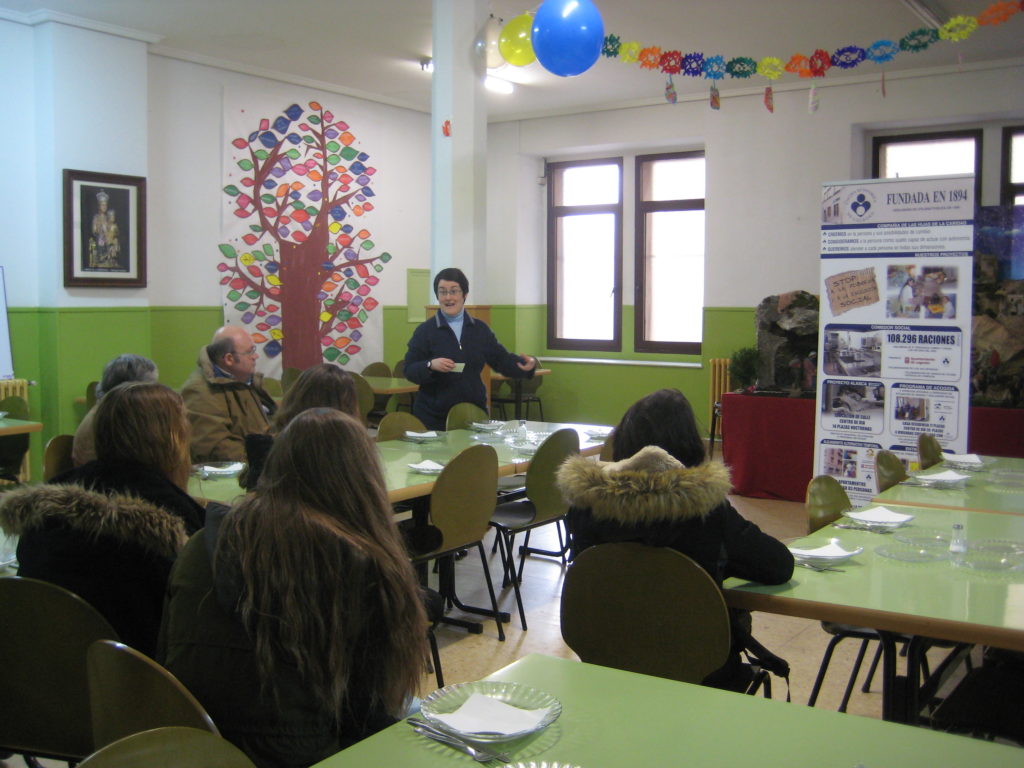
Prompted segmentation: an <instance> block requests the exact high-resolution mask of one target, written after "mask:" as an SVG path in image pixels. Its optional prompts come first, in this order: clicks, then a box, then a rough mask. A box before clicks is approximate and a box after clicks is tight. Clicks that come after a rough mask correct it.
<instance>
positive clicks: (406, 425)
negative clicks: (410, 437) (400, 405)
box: [377, 411, 427, 443]
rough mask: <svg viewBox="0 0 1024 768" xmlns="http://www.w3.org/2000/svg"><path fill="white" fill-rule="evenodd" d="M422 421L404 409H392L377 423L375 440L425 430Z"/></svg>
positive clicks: (380, 440) (381, 441)
mask: <svg viewBox="0 0 1024 768" xmlns="http://www.w3.org/2000/svg"><path fill="white" fill-rule="evenodd" d="M426 431H427V428H426V427H425V426H424V425H423V422H422V421H420V420H419V419H417V418H416V417H415V416H413V415H412V414H411V413H406V412H405V411H393V412H391V413H388V414H385V415H384V418H383V419H381V420H380V424H378V425H377V442H378V443H383V442H384V441H385V440H398V439H399V438H401V437H402V435H404V434H405V433H406V432H426Z"/></svg>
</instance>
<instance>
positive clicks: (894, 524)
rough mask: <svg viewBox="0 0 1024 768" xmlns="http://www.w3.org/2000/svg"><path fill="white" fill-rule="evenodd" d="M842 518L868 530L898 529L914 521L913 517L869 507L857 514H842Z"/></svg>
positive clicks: (881, 508) (882, 508) (850, 512)
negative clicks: (846, 518)
mask: <svg viewBox="0 0 1024 768" xmlns="http://www.w3.org/2000/svg"><path fill="white" fill-rule="evenodd" d="M843 516H844V517H848V518H850V519H851V520H853V521H854V522H855V523H857V524H858V525H864V526H867V527H869V528H898V527H899V526H901V525H905V524H906V523H909V522H910V521H911V520H913V519H914V516H913V515H908V514H906V513H904V512H895V511H893V510H891V509H888V508H886V507H881V506H876V507H870V508H868V509H862V510H859V511H857V512H852V511H847V512H843Z"/></svg>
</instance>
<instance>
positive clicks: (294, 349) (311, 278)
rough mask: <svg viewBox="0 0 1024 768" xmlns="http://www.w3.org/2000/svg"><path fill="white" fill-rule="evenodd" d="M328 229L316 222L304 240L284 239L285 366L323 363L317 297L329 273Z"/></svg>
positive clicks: (294, 366) (282, 253)
mask: <svg viewBox="0 0 1024 768" xmlns="http://www.w3.org/2000/svg"><path fill="white" fill-rule="evenodd" d="M326 235H327V230H326V229H325V228H324V227H323V226H321V225H320V222H319V221H317V223H316V226H314V228H313V231H312V232H310V233H309V237H308V238H307V240H306V241H305V242H303V243H292V242H282V243H281V244H280V260H281V272H280V275H281V297H280V298H281V331H282V333H283V334H284V340H283V350H282V355H283V360H282V365H283V366H284V367H285V368H299V369H306V368H309V367H310V366H313V365H319V364H320V363H322V362H323V347H322V346H321V345H320V312H321V303H320V300H319V299H318V298H317V294H318V293H319V292H320V287H321V284H322V283H323V280H324V275H325V274H326V273H325V272H324V270H323V263H324V261H325V259H326V258H327V250H326V245H327V237H326Z"/></svg>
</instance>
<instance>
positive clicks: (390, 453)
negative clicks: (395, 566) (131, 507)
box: [189, 421, 608, 503]
mask: <svg viewBox="0 0 1024 768" xmlns="http://www.w3.org/2000/svg"><path fill="white" fill-rule="evenodd" d="M517 424H518V422H517ZM525 426H526V430H527V432H528V433H530V434H531V435H532V436H533V438H534V439H535V440H536V439H541V438H543V436H544V435H546V434H549V433H551V432H555V431H557V430H559V429H563V428H570V429H574V430H575V431H576V432H577V434H578V435H579V437H580V453H583V454H584V455H588V456H589V455H597V454H598V453H600V451H601V446H602V445H603V444H604V437H600V436H598V437H592V435H599V434H600V433H601V432H603V431H606V430H607V429H608V427H604V426H601V425H596V424H568V423H558V422H543V421H528V422H526V425H525ZM512 428H513V427H511V425H510V426H509V428H508V429H512ZM437 435H438V437H437V439H436V440H430V441H429V442H423V443H415V442H409V441H406V440H387V441H385V442H381V443H377V450H378V451H379V453H380V457H381V461H382V463H383V466H384V480H385V483H386V484H387V488H388V498H389V499H390V501H391V502H392V503H395V502H399V501H405V500H407V499H412V498H416V497H419V496H426V495H428V494H429V493H430V491H431V489H432V488H433V487H434V481H435V479H436V477H437V476H436V475H425V474H421V473H419V472H416V471H415V470H413V469H410V468H409V465H410V464H419V463H420V462H422V461H427V460H431V461H435V462H437V463H439V464H444V463H446V462H447V461H449V460H450V459H452V458H453V457H455V456H457V455H458V454H459V453H460V452H462V451H463V450H465V449H466V448H468V447H469V446H471V445H478V444H480V443H483V444H485V445H491V446H493V447H494V449H495V451H496V452H497V454H498V474H499V475H514V474H516V473H518V472H525V471H526V469H527V468H528V467H529V466H530V458H531V455H530V454H529V453H527V452H524V450H523V449H519V448H515V447H513V446H512V445H510V444H509V443H508V442H506V440H505V437H504V436H503V435H504V433H502V434H498V435H493V436H492V435H491V434H490V433H486V432H474V431H471V430H466V429H456V430H452V431H450V432H438V433H437ZM189 493H191V494H192V495H193V496H195V497H197V498H203V499H208V500H211V501H219V502H222V503H230V502H231V501H232V500H233V499H235V498H236V497H237V496H239V495H240V494H241V493H243V491H242V489H241V488H240V487H239V485H238V479H237V477H218V476H209V477H206V478H203V477H202V476H201V475H197V474H194V475H193V476H192V477H191V478H190V479H189Z"/></svg>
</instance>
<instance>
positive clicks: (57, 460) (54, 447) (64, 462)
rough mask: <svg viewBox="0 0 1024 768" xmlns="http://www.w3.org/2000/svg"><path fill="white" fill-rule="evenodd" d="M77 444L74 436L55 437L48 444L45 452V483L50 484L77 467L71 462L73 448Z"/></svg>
mask: <svg viewBox="0 0 1024 768" xmlns="http://www.w3.org/2000/svg"><path fill="white" fill-rule="evenodd" d="M74 444H75V436H74V435H54V436H53V437H51V438H50V440H49V441H48V442H47V443H46V448H45V450H44V451H43V482H44V483H48V482H50V480H52V479H53V478H55V477H56V476H57V475H59V474H61V473H62V472H67V471H68V470H70V469H73V468H74V466H75V463H74V461H72V460H71V448H72V447H73V446H74Z"/></svg>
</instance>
